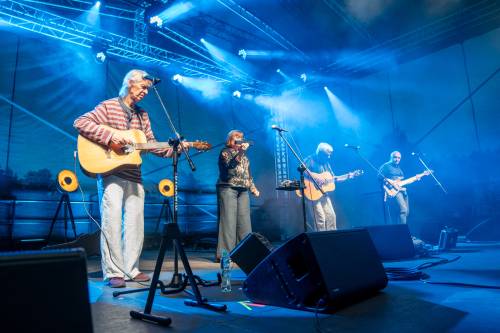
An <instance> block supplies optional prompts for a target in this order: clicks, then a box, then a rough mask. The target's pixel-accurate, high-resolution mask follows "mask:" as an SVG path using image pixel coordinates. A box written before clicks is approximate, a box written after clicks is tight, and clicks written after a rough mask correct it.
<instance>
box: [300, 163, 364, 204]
mask: <svg viewBox="0 0 500 333" xmlns="http://www.w3.org/2000/svg"><path fill="white" fill-rule="evenodd" d="M363 173H364V171H363V170H355V171H352V172H349V173H346V174H345V175H341V176H332V175H331V174H330V173H329V172H328V171H325V172H322V173H320V174H317V176H318V178H320V179H322V180H321V181H318V185H319V186H320V187H321V190H322V191H323V192H324V193H328V192H333V191H335V181H344V180H347V179H350V178H354V177H357V176H360V175H362V174H363ZM295 194H297V195H298V196H299V197H301V196H302V195H301V193H300V190H295ZM304 196H305V197H306V198H307V199H308V200H310V201H316V200H319V199H321V197H322V196H323V193H321V191H320V190H319V189H318V188H317V187H316V185H315V184H314V183H313V182H312V180H310V179H304Z"/></svg>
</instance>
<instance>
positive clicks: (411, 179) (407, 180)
mask: <svg viewBox="0 0 500 333" xmlns="http://www.w3.org/2000/svg"><path fill="white" fill-rule="evenodd" d="M423 176H427V174H426V173H425V172H424V173H419V174H418V175H415V176H413V177H410V178H408V179H405V180H402V181H400V182H399V184H398V185H399V186H405V185H408V184H411V183H414V182H416V181H417V179H418V177H423Z"/></svg>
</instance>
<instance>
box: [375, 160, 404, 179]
mask: <svg viewBox="0 0 500 333" xmlns="http://www.w3.org/2000/svg"><path fill="white" fill-rule="evenodd" d="M379 171H380V173H381V174H382V175H383V176H384V177H385V178H388V179H391V180H395V179H403V178H404V174H403V170H401V167H400V166H399V165H395V164H394V163H392V161H389V162H386V163H384V164H382V166H381V167H380V169H379ZM378 177H379V179H381V178H382V177H381V176H380V175H379V176H378Z"/></svg>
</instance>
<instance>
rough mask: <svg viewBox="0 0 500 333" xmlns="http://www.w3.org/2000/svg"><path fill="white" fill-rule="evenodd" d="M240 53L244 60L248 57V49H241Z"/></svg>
mask: <svg viewBox="0 0 500 333" xmlns="http://www.w3.org/2000/svg"><path fill="white" fill-rule="evenodd" d="M238 55H239V56H240V57H242V58H243V60H246V59H247V51H245V49H241V50H239V51H238Z"/></svg>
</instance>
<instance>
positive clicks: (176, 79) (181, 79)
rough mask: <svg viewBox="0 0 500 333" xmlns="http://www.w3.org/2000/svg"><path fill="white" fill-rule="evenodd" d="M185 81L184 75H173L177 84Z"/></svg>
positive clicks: (173, 80) (173, 79)
mask: <svg viewBox="0 0 500 333" xmlns="http://www.w3.org/2000/svg"><path fill="white" fill-rule="evenodd" d="M182 81H184V77H183V76H182V75H180V74H175V75H173V76H172V82H173V83H174V84H176V85H179V84H181V83H182Z"/></svg>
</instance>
